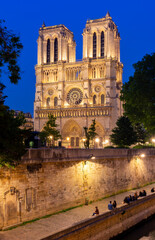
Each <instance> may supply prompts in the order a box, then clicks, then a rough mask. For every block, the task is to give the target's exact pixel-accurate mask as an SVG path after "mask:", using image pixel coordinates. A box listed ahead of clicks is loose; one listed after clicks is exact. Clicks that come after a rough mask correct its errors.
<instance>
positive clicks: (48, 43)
mask: <svg viewBox="0 0 155 240" xmlns="http://www.w3.org/2000/svg"><path fill="white" fill-rule="evenodd" d="M47 63H50V39H48V40H47Z"/></svg>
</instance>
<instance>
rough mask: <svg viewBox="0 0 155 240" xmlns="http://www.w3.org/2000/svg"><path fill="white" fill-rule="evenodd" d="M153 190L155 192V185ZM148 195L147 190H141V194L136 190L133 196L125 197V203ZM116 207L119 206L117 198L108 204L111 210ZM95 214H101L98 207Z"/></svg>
mask: <svg viewBox="0 0 155 240" xmlns="http://www.w3.org/2000/svg"><path fill="white" fill-rule="evenodd" d="M151 192H155V188H154V187H153V188H152V189H151ZM146 195H147V193H146V191H145V190H143V191H140V192H139V194H138V193H137V192H135V193H134V195H133V196H132V195H129V196H126V197H125V198H124V201H123V203H127V204H129V203H130V202H132V201H135V200H137V199H138V198H139V197H145V196H146ZM116 207H117V203H116V201H115V200H114V201H113V203H112V201H110V202H109V204H108V210H110V211H111V210H115V209H116ZM95 215H96V216H97V215H99V209H98V207H95V211H94V213H93V215H92V216H95Z"/></svg>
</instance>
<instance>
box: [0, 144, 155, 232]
mask: <svg viewBox="0 0 155 240" xmlns="http://www.w3.org/2000/svg"><path fill="white" fill-rule="evenodd" d="M141 153H145V157H143V158H142V157H141V156H140V155H141ZM92 157H95V159H93V158H92ZM154 163H155V150H154V149H147V150H146V149H145V150H130V149H129V150H128V149H94V150H86V149H44V148H43V149H30V150H29V151H28V152H27V153H26V154H25V156H24V157H23V159H22V161H21V163H20V164H19V165H18V166H17V167H16V168H15V169H4V168H3V169H1V170H0V229H2V228H5V227H8V226H12V225H17V224H19V223H21V222H23V221H28V220H31V219H35V218H38V217H41V216H44V215H47V214H51V213H54V212H56V211H60V210H63V209H66V208H69V207H72V206H76V205H79V204H84V203H85V201H91V200H97V199H99V198H102V197H104V196H106V195H109V194H115V193H117V192H119V191H121V190H125V189H130V188H135V187H138V186H139V185H144V184H147V183H149V182H154V181H155V164H154Z"/></svg>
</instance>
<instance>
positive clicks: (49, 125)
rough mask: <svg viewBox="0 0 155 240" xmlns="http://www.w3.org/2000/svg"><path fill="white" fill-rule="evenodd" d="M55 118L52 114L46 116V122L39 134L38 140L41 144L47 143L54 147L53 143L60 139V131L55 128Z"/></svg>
mask: <svg viewBox="0 0 155 240" xmlns="http://www.w3.org/2000/svg"><path fill="white" fill-rule="evenodd" d="M55 121H56V117H54V116H53V115H52V114H51V115H49V116H48V121H47V122H46V124H45V126H44V128H43V130H42V131H41V133H40V139H41V140H42V141H43V142H45V141H46V142H47V143H48V144H51V142H52V146H54V145H55V141H57V140H58V139H59V138H61V135H60V131H59V130H57V129H56V128H57V127H58V125H57V124H56V122H55Z"/></svg>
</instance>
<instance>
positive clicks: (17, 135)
mask: <svg viewBox="0 0 155 240" xmlns="http://www.w3.org/2000/svg"><path fill="white" fill-rule="evenodd" d="M2 102H3V97H0V108H1V110H2V109H3V111H0V112H1V114H0V129H1V134H0V166H14V165H16V164H17V163H18V162H19V160H20V159H21V156H22V155H23V154H24V153H25V152H26V150H25V145H24V140H25V138H26V137H27V136H28V134H29V131H28V130H25V129H22V128H21V126H22V125H23V124H24V123H25V117H24V115H23V114H22V113H21V114H19V115H18V116H17V117H16V118H15V117H14V111H10V110H9V108H8V107H7V106H5V105H3V104H2Z"/></svg>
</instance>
